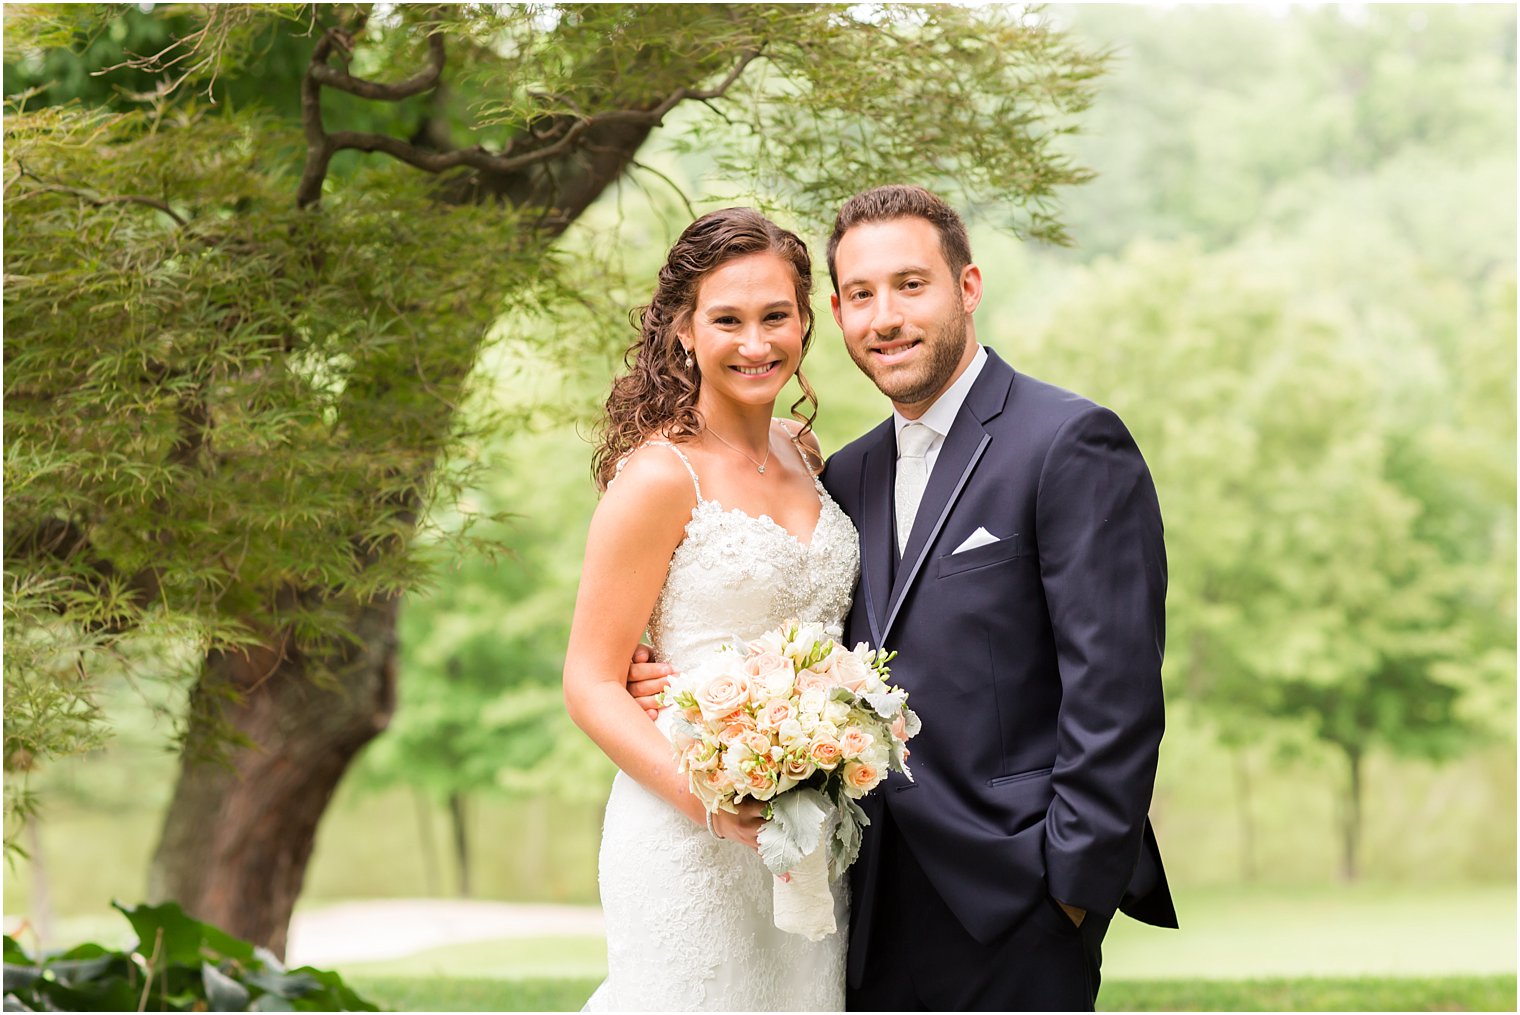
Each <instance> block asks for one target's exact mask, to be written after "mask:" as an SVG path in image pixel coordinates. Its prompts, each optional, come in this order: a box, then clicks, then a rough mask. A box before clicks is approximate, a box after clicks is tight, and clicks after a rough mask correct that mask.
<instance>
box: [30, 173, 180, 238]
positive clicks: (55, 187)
mask: <svg viewBox="0 0 1520 1015" xmlns="http://www.w3.org/2000/svg"><path fill="white" fill-rule="evenodd" d="M23 177H25V178H28V179H32V180H36V181H37V186H36V187H34V188H32V189H31V190H30V191H29V193H32V194H68V195H69V196H70V197H77V198H79V200H81V201H83V202H85V203H86V204H89V205H93V206H95V207H96V208H103V207H105V206H106V205H111V204H141V205H145V206H147V207H149V208H153V209H156V210H158V211H161V212H163V213H164V214H165V215H167V216H169V217H170V218H172V219H173V220H174V221H175V222H177V223H178V224H179V225H181V226H184V225H188V224H189V220H188V219H186V218H185V217H184V216H183V215H181V214H180V213H179V212H177V211H175V210H174V209H173V208H172V207H171V206H170V205H169V202H168V201H162V200H159V199H158V198H156V197H148V196H147V195H145V194H104V195H102V194H92V193H90V192H89V191H87V190H80V189H79V188H78V187H66V186H64V185H63V184H61V183H46V182H44V181H43V179H42V177H40V176H38V175H37V174H36V173H33V172H31V171H29V170H27V169H24V168H23V169H19V170H18V171H17V173H16V176H15V179H14V180H12V182H13V183H14V182H15V180H20V179H22V178H23ZM25 196H26V195H25V194H23V195H22V197H21V198H18V200H21V199H24V198H25Z"/></svg>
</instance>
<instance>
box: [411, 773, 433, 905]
mask: <svg viewBox="0 0 1520 1015" xmlns="http://www.w3.org/2000/svg"><path fill="white" fill-rule="evenodd" d="M412 800H413V802H414V803H416V805H417V838H418V840H419V841H420V842H421V843H422V849H421V856H422V886H423V891H424V892H426V893H427V897H428V898H430V899H434V898H437V897H438V844H437V843H435V842H434V841H433V810H432V807H431V803H432V801H430V800H429V799H428V798H427V794H426V793H424V792H422V791H421V790H420V789H413V790H412Z"/></svg>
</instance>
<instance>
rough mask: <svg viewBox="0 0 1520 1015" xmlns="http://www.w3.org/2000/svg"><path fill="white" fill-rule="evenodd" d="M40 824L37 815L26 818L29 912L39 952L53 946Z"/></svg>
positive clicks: (49, 894)
mask: <svg viewBox="0 0 1520 1015" xmlns="http://www.w3.org/2000/svg"><path fill="white" fill-rule="evenodd" d="M41 824H42V819H41V817H40V816H39V815H36V814H33V815H32V816H31V817H29V818H27V820H26V825H25V835H26V851H27V853H28V854H30V857H31V867H32V884H31V894H32V897H31V905H29V906H28V907H27V908H28V909H30V910H31V917H30V919H31V923H32V931H33V932H34V933H36V935H37V948H38V950H39V951H41V950H42V949H44V948H48V947H51V946H52V944H53V893H52V891H51V884H50V883H49V881H48V870H47V855H46V854H45V853H44V852H43V849H42V829H41V828H40V827H38V826H40V825H41Z"/></svg>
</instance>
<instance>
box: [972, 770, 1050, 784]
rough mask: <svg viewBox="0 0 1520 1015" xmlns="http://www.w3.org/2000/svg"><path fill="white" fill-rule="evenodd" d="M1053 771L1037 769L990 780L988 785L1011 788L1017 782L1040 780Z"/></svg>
mask: <svg viewBox="0 0 1520 1015" xmlns="http://www.w3.org/2000/svg"><path fill="white" fill-rule="evenodd" d="M1053 771H1055V769H1053V768H1036V769H1033V770H1032V771H1028V772H1015V773H1014V774H1012V775H1000V776H998V777H997V778H996V779H988V780H987V785H989V786H1010V785H1012V784H1013V783H1016V782H1025V781H1027V780H1029V779H1038V778H1041V777H1042V776H1048V775H1050V774H1051V772H1053Z"/></svg>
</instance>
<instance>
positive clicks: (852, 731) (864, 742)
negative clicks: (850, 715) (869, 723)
mask: <svg viewBox="0 0 1520 1015" xmlns="http://www.w3.org/2000/svg"><path fill="white" fill-rule="evenodd" d="M875 742H876V738H875V737H873V736H871V734H869V733H867V732H866V731H865V730H862V729H857V728H855V727H854V726H851V727H850V728H849V729H847V730H845V731H844V734H843V735H842V736H841V737H840V738H839V750H840V751H841V752H842V753H843V754H844V756H845V757H846V758H850V759H852V760H853V759H855V758H858V757H860V756H861V755H862V754H864V753H866V751H868V750H870V748H871V745H872V744H873V743H875Z"/></svg>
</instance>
